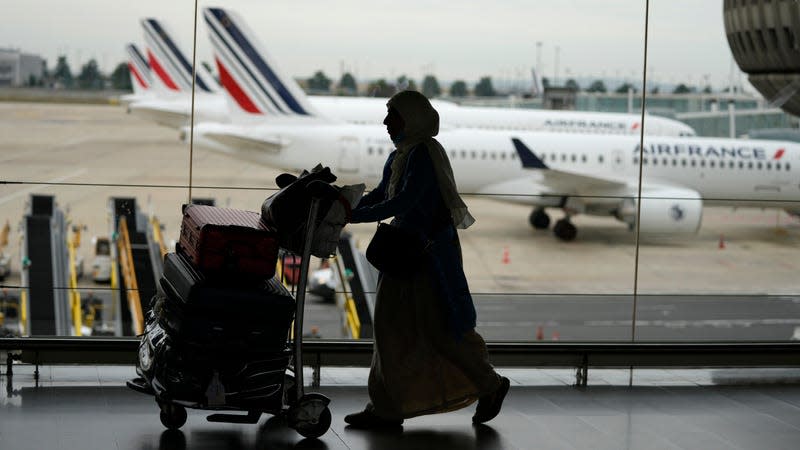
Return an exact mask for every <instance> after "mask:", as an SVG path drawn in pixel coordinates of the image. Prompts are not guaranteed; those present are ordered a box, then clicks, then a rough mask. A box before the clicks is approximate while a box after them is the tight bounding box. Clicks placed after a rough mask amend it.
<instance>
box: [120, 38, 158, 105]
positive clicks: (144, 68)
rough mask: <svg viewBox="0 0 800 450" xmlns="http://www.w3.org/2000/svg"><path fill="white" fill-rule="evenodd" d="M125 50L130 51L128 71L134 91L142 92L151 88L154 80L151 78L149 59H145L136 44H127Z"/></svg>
mask: <svg viewBox="0 0 800 450" xmlns="http://www.w3.org/2000/svg"><path fill="white" fill-rule="evenodd" d="M125 51H126V52H127V53H128V72H129V73H130V76H131V85H133V92H134V93H136V94H142V93H144V92H146V91H147V90H148V89H150V85H151V83H152V82H153V81H152V79H151V78H150V65H149V64H147V60H145V59H144V56H142V53H141V52H140V51H139V49H138V48H137V47H136V45H134V44H128V45H126V46H125Z"/></svg>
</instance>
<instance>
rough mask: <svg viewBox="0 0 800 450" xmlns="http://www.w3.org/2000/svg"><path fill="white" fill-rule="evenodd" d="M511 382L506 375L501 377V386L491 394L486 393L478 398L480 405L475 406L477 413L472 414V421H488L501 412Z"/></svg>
mask: <svg viewBox="0 0 800 450" xmlns="http://www.w3.org/2000/svg"><path fill="white" fill-rule="evenodd" d="M509 386H511V382H510V381H509V380H508V378H506V377H501V378H500V387H499V388H497V390H496V391H494V392H492V393H491V394H488V395H484V396H483V397H481V398H479V399H478V407H477V408H475V415H474V416H472V423H486V422H488V421H490V420H492V419H494V418H495V417H497V415H498V414H500V408H502V407H503V399H505V398H506V394H508V388H509Z"/></svg>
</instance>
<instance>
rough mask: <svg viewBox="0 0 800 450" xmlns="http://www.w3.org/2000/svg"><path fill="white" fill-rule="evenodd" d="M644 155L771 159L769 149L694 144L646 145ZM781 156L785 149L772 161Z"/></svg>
mask: <svg viewBox="0 0 800 450" xmlns="http://www.w3.org/2000/svg"><path fill="white" fill-rule="evenodd" d="M633 153H635V154H639V144H636V147H635V148H634V149H633ZM644 154H645V155H653V156H699V157H701V158H741V159H753V160H766V159H769V158H768V156H767V149H765V148H762V147H748V146H740V147H723V146H714V145H709V146H701V145H693V144H645V146H644ZM781 156H783V149H779V150H777V151H776V152H775V155H773V157H772V159H780V158H781Z"/></svg>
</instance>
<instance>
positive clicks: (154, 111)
mask: <svg viewBox="0 0 800 450" xmlns="http://www.w3.org/2000/svg"><path fill="white" fill-rule="evenodd" d="M237 20H238V22H237V23H239V24H240V26H244V21H243V20H241V18H238V19H237ZM142 26H143V27H144V29H145V38H146V41H147V44H148V48H153V49H155V50H153V51H149V50H148V55H149V56H150V60H151V65H152V66H153V69H154V70H153V71H154V72H155V76H154V78H155V79H156V85H157V86H161V89H160V92H162V93H163V92H170V93H171V94H172V95H171V96H170V97H167V98H161V99H151V100H148V101H143V102H138V103H137V104H134V105H132V107H131V111H132V112H133V113H134V114H137V115H139V116H142V117H144V118H146V119H150V120H154V121H156V122H157V123H159V124H162V125H166V126H170V127H173V128H181V127H183V126H185V125H186V124H187V123H188V122H189V114H190V109H191V101H190V100H189V97H188V95H189V93H190V92H191V87H190V82H191V77H192V66H191V64H190V63H189V62H188V59H187V58H186V56H185V54H184V53H183V51H182V50H181V47H180V46H179V45H178V44H177V41H176V40H175V39H174V38H173V37H172V35H171V33H170V32H169V30H168V29H167V27H166V26H165V25H164V24H162V23H161V22H160V21H158V20H157V19H154V18H148V19H144V20H142ZM251 43H252V44H253V46H252V47H250V48H249V49H248V51H253V52H257V53H259V55H261V58H262V59H265V60H272V58H271V56H270V55H269V54H268V53H267V52H265V51H264V50H263V49H261V48H259V47H258V43H257V42H256V41H251ZM273 65H274V62H273ZM200 67H201V70H200V71H199V72H200V74H199V75H201V76H198V92H197V94H196V95H197V97H196V101H195V105H194V107H195V122H200V121H211V122H231V119H230V114H231V113H232V112H231V111H230V110H229V109H228V108H227V106H226V101H225V98H224V95H222V94H219V95H218V93H219V91H220V88H219V86H218V84H217V83H216V80H214V78H213V77H212V76H211V75H210V74H209V73H208V71H207V70H206V69H205V68H204V67H202V65H201V66H200ZM291 84H296V83H295V82H294V81H293V80H291ZM179 92H182V93H183V94H184V95H183V96H182V97H180V98H176V94H177V93H179ZM307 99H308V102H309V103H310V105H312V106H313V107H314V108H315V109H316V110H317V111H318V112H319V114H320V115H322V116H325V117H327V118H329V119H330V120H338V121H341V122H348V123H359V124H375V123H380V122H381V120H382V119H383V114H384V113H385V110H386V99H383V98H369V97H336V96H307ZM432 104H433V105H434V107H435V108H436V109H437V110H439V111H440V112H441V113H442V116H443V117H445V118H446V119H445V120H444V121H443V123H442V127H443V128H481V129H497V130H527V131H537V130H538V131H564V132H576V133H581V132H586V133H600V134H630V135H638V133H639V126H640V122H641V116H639V115H636V114H621V113H598V112H581V111H553V110H534V109H512V108H496V107H475V106H459V105H458V104H456V103H453V102H450V101H444V100H437V99H433V100H432ZM260 106H261V107H262V108H264V111H272V113H273V114H281V111H279V110H274V109H270V108H272V107H271V106H270V105H260ZM233 113H235V111H234V112H233ZM646 119H647V127H646V130H645V132H646V133H648V134H658V135H676V136H693V135H695V132H694V130H693V129H692V128H691V127H689V126H688V125H686V124H684V123H682V122H679V121H676V120H672V119H667V118H663V117H657V116H650V115H648V116H646ZM242 120H244V119H242Z"/></svg>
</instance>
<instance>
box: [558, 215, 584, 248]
mask: <svg viewBox="0 0 800 450" xmlns="http://www.w3.org/2000/svg"><path fill="white" fill-rule="evenodd" d="M553 233H555V235H556V237H557V238H559V239H561V240H562V241H567V242H569V241H571V240H573V239H575V236H577V235H578V229H577V228H576V227H575V225H573V224H572V222H570V221H569V217H565V218H563V219H559V220H557V221H556V224H555V226H553Z"/></svg>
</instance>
